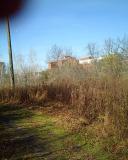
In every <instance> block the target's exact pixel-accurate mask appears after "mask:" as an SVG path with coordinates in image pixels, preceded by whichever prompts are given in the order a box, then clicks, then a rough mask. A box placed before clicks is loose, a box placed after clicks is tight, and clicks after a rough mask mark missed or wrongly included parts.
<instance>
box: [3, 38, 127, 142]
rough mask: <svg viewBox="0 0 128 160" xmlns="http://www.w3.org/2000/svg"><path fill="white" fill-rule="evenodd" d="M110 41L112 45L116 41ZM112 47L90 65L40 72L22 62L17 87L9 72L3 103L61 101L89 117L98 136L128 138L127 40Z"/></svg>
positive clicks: (91, 128) (90, 126) (74, 65)
mask: <svg viewBox="0 0 128 160" xmlns="http://www.w3.org/2000/svg"><path fill="white" fill-rule="evenodd" d="M108 42H109V45H108V46H109V47H110V46H111V45H110V44H111V43H112V42H111V41H110V40H109V41H106V43H108ZM121 44H122V43H121ZM93 45H94V44H93ZM112 46H113V45H112ZM112 46H111V47H110V48H109V47H108V48H107V49H108V54H106V55H104V56H103V58H102V59H101V60H98V61H94V62H93V64H92V65H91V67H90V68H86V67H83V66H82V65H79V64H71V63H66V64H64V65H63V66H62V67H61V68H57V69H53V70H46V71H43V72H38V71H37V70H36V67H34V69H32V68H31V67H30V66H29V67H28V66H25V65H24V66H23V65H22V67H21V71H20V72H19V73H18V72H17V73H16V74H15V77H16V88H15V90H12V89H10V88H9V82H8V81H9V80H8V77H9V76H8V73H6V74H5V81H4V85H3V86H2V87H1V88H0V102H3V103H5V102H11V103H12V102H15V103H20V104H38V105H42V106H43V105H44V104H45V103H47V102H49V101H56V102H57V101H59V102H62V103H63V104H66V105H69V106H70V107H71V108H72V109H73V110H74V112H75V113H77V115H78V117H82V118H86V119H87V120H88V124H87V125H89V127H88V128H89V130H90V131H91V132H92V131H93V132H94V133H95V134H96V135H97V136H99V137H115V138H117V139H119V140H123V141H125V140H126V141H127V139H128V56H127V47H125V43H124V41H123V46H120V48H118V50H116V48H113V49H112ZM90 47H91V45H90ZM121 47H122V48H121ZM92 48H94V46H93V47H92ZM109 49H111V50H109ZM121 49H122V50H121ZM91 53H94V52H91ZM35 66H36V65H35ZM44 106H45V105H44Z"/></svg>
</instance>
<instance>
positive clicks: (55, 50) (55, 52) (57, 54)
mask: <svg viewBox="0 0 128 160" xmlns="http://www.w3.org/2000/svg"><path fill="white" fill-rule="evenodd" d="M71 55H72V51H71V49H68V48H64V49H63V48H61V47H59V46H57V45H54V46H53V47H52V48H51V49H50V51H49V52H48V55H47V61H48V62H50V61H59V60H61V59H63V58H64V56H71Z"/></svg>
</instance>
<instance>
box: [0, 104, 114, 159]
mask: <svg viewBox="0 0 128 160" xmlns="http://www.w3.org/2000/svg"><path fill="white" fill-rule="evenodd" d="M56 121H57V119H55V118H53V117H52V116H50V115H46V114H44V113H41V112H39V111H36V110H30V109H27V107H19V106H8V105H1V106H0V158H1V160H5V159H6V160H40V159H43V160H113V159H114V158H112V155H111V154H110V153H107V152H105V151H104V150H103V148H102V146H101V145H100V143H99V142H98V143H97V142H96V141H95V139H93V138H89V137H87V136H85V133H76V132H75V133H73V132H70V131H69V130H66V129H64V128H63V127H61V126H58V125H57V123H56Z"/></svg>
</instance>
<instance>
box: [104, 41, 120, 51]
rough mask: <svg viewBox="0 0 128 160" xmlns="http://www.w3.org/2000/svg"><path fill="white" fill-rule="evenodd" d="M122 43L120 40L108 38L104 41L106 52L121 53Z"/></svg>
mask: <svg viewBox="0 0 128 160" xmlns="http://www.w3.org/2000/svg"><path fill="white" fill-rule="evenodd" d="M119 49H120V43H119V41H118V40H114V39H112V38H108V39H106V40H105V42H104V52H105V54H113V53H119Z"/></svg>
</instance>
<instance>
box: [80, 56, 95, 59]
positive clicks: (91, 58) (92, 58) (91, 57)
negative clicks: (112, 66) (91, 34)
mask: <svg viewBox="0 0 128 160" xmlns="http://www.w3.org/2000/svg"><path fill="white" fill-rule="evenodd" d="M88 59H94V58H93V57H91V56H90V57H84V58H80V59H79V60H88Z"/></svg>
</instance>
